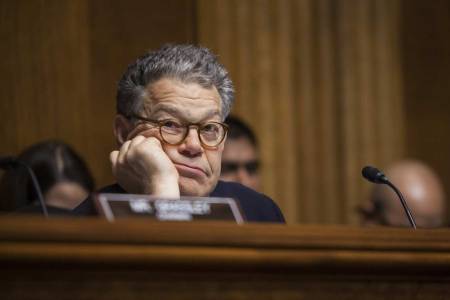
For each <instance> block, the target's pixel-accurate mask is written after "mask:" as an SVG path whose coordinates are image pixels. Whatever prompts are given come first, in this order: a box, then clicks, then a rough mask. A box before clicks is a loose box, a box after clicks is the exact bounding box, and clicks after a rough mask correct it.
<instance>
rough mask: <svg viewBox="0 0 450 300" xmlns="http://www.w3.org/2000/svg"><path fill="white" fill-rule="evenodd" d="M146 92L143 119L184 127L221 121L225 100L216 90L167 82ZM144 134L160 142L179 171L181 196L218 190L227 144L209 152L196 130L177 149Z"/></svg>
mask: <svg viewBox="0 0 450 300" xmlns="http://www.w3.org/2000/svg"><path fill="white" fill-rule="evenodd" d="M146 91H147V97H146V100H145V102H144V111H143V112H141V116H143V117H146V118H149V119H153V120H158V121H161V120H167V119H171V120H175V121H178V122H180V123H183V124H188V123H196V124H203V123H206V122H209V121H216V122H220V121H221V100H220V95H219V93H218V92H217V89H216V88H215V87H213V88H210V89H206V88H203V87H202V86H200V85H198V84H196V83H187V84H186V83H182V82H180V81H177V80H173V79H168V78H163V79H160V80H158V81H156V82H154V83H152V84H150V85H149V86H147V88H146ZM140 134H141V135H143V136H157V137H158V138H159V140H160V141H161V143H162V146H163V150H164V152H165V153H166V154H167V156H168V157H169V159H170V160H171V161H172V162H173V164H174V165H175V168H176V169H177V171H178V174H179V187H180V193H181V195H186V196H206V195H208V194H209V193H210V192H211V191H212V190H213V189H214V188H215V186H216V184H217V181H218V178H219V175H220V161H221V156H222V151H223V142H222V143H221V144H219V145H218V146H216V147H214V148H205V147H204V146H203V145H202V144H201V143H200V140H199V137H198V134H197V130H196V128H195V127H191V129H190V130H189V134H188V136H187V137H186V139H185V140H184V141H183V142H182V143H181V144H180V145H176V146H174V145H169V144H166V143H164V142H163V141H162V139H161V137H159V133H158V132H157V131H155V130H146V131H143V132H140Z"/></svg>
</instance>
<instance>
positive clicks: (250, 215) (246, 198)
mask: <svg viewBox="0 0 450 300" xmlns="http://www.w3.org/2000/svg"><path fill="white" fill-rule="evenodd" d="M98 193H123V194H126V191H125V190H124V189H123V188H122V187H121V186H119V185H118V184H113V185H109V186H107V187H104V188H102V189H101V190H99V191H98ZM209 196H210V197H225V198H233V199H235V200H236V201H238V202H239V204H240V206H241V208H242V212H243V213H244V216H245V219H246V221H247V222H276V223H285V220H284V217H283V214H282V213H281V210H280V208H279V207H278V206H277V205H276V204H275V202H273V200H272V199H270V198H269V197H267V196H265V195H263V194H260V193H258V192H256V191H254V190H252V189H249V188H247V187H245V186H243V185H242V184H239V183H235V182H225V181H219V182H218V183H217V186H216V188H215V189H214V190H213V191H212V192H211V194H210V195H209ZM72 212H73V213H75V214H77V215H96V214H97V212H96V210H95V207H94V203H93V201H92V199H87V200H85V201H84V202H83V203H81V204H80V205H79V206H78V207H76V208H75V209H74V210H73V211H72Z"/></svg>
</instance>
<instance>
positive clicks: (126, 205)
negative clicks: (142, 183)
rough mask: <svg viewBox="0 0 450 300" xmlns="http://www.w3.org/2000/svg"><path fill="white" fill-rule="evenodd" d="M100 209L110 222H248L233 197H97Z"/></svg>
mask: <svg viewBox="0 0 450 300" xmlns="http://www.w3.org/2000/svg"><path fill="white" fill-rule="evenodd" d="M95 202H96V206H97V209H98V210H99V212H100V214H102V215H104V216H105V217H106V219H108V220H109V221H114V220H115V219H119V218H131V217H133V218H136V217H138V218H147V219H153V220H158V221H200V220H215V221H234V222H236V223H238V224H242V223H243V222H244V217H243V215H242V213H241V209H240V207H239V204H238V203H237V202H236V201H235V200H234V199H232V198H216V197H180V198H179V199H171V198H161V197H154V196H149V195H133V194H107V193H102V194H97V195H96V197H95Z"/></svg>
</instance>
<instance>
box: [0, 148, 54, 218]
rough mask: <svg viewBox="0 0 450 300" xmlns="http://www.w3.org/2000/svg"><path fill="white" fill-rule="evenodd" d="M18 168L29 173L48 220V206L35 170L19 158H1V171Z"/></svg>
mask: <svg viewBox="0 0 450 300" xmlns="http://www.w3.org/2000/svg"><path fill="white" fill-rule="evenodd" d="M18 166H22V167H24V168H25V170H26V171H27V173H28V175H29V176H30V178H31V183H32V184H33V188H34V190H35V191H36V194H37V197H38V200H39V204H40V205H41V209H42V213H43V214H44V216H45V217H46V218H48V210H47V205H46V204H45V201H44V197H43V196H42V191H41V187H40V186H39V182H38V181H37V178H36V175H35V174H34V171H33V169H31V168H30V166H28V165H27V164H26V163H24V162H22V161H20V160H18V159H17V158H14V157H11V156H6V157H0V169H8V168H15V167H18Z"/></svg>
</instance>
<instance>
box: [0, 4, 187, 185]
mask: <svg viewBox="0 0 450 300" xmlns="http://www.w3.org/2000/svg"><path fill="white" fill-rule="evenodd" d="M193 8H194V5H193V2H192V1H189V0H186V1H182V0H167V1H164V2H161V1H146V0H134V1H133V4H132V5H130V4H129V3H128V2H124V1H105V0H96V1H88V0H79V1H78V0H77V1H71V0H36V1H24V0H18V1H9V0H2V1H0V14H1V15H0V36H1V41H2V43H1V48H0V54H1V56H2V60H1V61H0V69H1V72H0V84H1V89H0V90H1V91H0V115H1V116H2V117H1V119H0V130H1V131H0V134H1V136H2V143H1V146H0V154H1V155H6V154H14V153H18V152H20V151H21V150H22V149H24V148H25V147H27V146H28V145H31V144H33V143H35V142H37V141H40V140H43V139H49V138H58V139H62V140H64V141H66V142H68V143H69V144H71V145H73V146H74V148H75V149H76V150H78V151H79V152H80V153H81V154H82V155H83V157H84V158H85V159H86V160H87V162H88V164H89V166H90V167H91V169H92V171H93V173H94V175H95V178H96V181H97V185H98V186H102V185H105V184H110V183H111V182H113V177H112V175H111V167H110V163H109V153H110V152H111V151H112V150H113V149H114V147H115V141H114V137H113V133H112V125H113V117H114V115H115V94H116V83H117V81H118V80H119V77H120V75H121V74H122V72H123V71H124V70H125V68H126V66H127V65H128V64H129V63H131V62H133V61H134V60H135V59H136V57H137V56H138V55H141V54H143V53H145V51H146V50H148V49H153V48H156V47H159V46H160V45H161V44H163V43H168V42H191V41H193V40H194V21H193V20H194V19H193V16H194V9H193Z"/></svg>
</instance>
